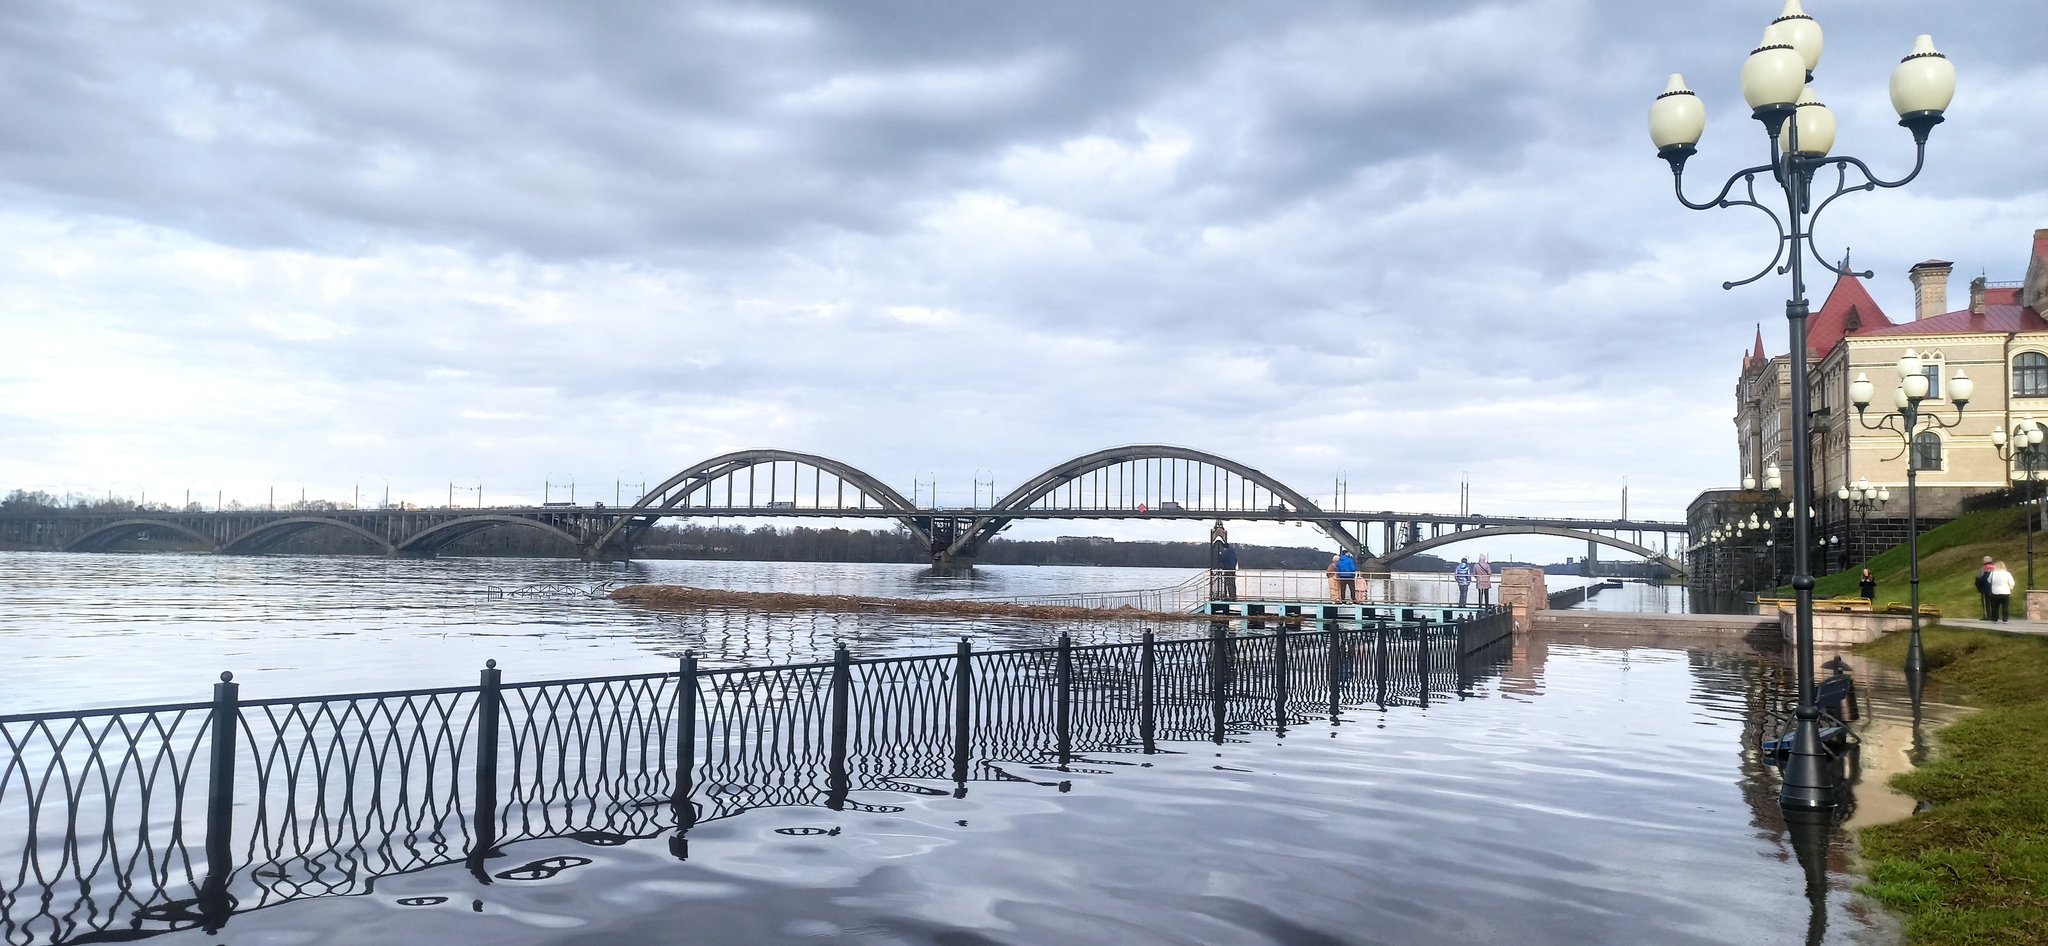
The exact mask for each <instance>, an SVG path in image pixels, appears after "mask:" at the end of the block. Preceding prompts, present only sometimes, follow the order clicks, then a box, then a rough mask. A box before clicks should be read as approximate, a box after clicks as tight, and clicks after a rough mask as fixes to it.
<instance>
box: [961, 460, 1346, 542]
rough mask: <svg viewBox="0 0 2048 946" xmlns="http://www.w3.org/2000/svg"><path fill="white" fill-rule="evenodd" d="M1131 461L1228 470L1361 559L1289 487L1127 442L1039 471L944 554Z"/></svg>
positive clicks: (1236, 468)
mask: <svg viewBox="0 0 2048 946" xmlns="http://www.w3.org/2000/svg"><path fill="white" fill-rule="evenodd" d="M1136 460H1190V461H1193V462H1196V463H1207V464H1210V465H1212V466H1216V467H1220V468H1222V469H1224V470H1228V471H1229V472H1231V473H1235V474H1237V475H1238V476H1241V477H1243V478H1245V479H1247V480H1250V481H1252V482H1253V483H1255V484H1257V485H1259V486H1262V487H1264V488H1265V489H1266V490H1267V491H1269V492H1271V493H1272V494H1273V495H1275V496H1277V497H1279V498H1280V499H1282V500H1284V501H1285V502H1286V503H1287V504H1288V505H1289V506H1292V507H1293V511H1294V512H1298V513H1300V514H1301V515H1300V516H1298V517H1297V518H1299V519H1301V520H1302V521H1303V522H1310V523H1314V524H1315V526H1316V528H1318V529H1321V530H1323V532H1324V534H1326V535H1328V536H1329V537H1330V538H1332V539H1335V540H1336V541H1337V545H1338V546H1340V547H1341V548H1343V549H1344V550H1345V551H1348V552H1350V553H1351V554H1352V556H1353V557H1356V558H1361V559H1362V558H1364V557H1365V547H1364V546H1363V545H1362V544H1360V543H1359V541H1358V537H1357V536H1354V535H1352V534H1351V533H1350V532H1349V531H1348V530H1346V529H1345V528H1344V526H1343V524H1342V523H1341V522H1340V521H1339V520H1338V519H1336V518H1334V517H1332V516H1330V515H1329V514H1328V513H1325V512H1323V510H1322V508H1321V507H1319V506H1317V505H1316V504H1315V503H1314V502H1311V501H1310V500H1309V498H1308V497H1307V496H1303V495H1302V494H1300V493H1298V492H1295V491H1294V488H1293V487H1291V486H1288V485H1287V484H1286V483H1282V482H1280V481H1279V480H1277V479H1274V478H1273V477H1271V476H1268V475H1266V474H1265V473H1263V472H1261V471H1259V470H1257V469H1254V468H1252V467H1250V466H1246V465H1245V464H1242V463H1239V462H1237V461H1236V460H1232V459H1230V458H1229V457H1224V456H1218V455H1216V454H1213V453H1209V452H1206V451H1203V450H1196V449H1193V448H1191V447H1174V446H1169V445H1166V444H1131V445H1128V446H1122V447H1111V448H1109V449H1107V450H1097V451H1095V452H1094V453H1089V454H1084V455H1082V456H1078V457H1075V458H1073V459H1071V460H1068V461H1067V462H1065V463H1062V464H1060V465H1058V466H1055V467H1053V468H1052V469H1050V470H1047V471H1045V472H1043V473H1040V474H1038V475H1037V476H1035V477H1033V478H1032V479H1031V480H1030V481H1029V482H1027V483H1025V484H1024V485H1022V486H1019V487H1017V488H1016V489H1014V490H1011V491H1010V494H1009V495H1008V496H1004V497H1003V498H1002V499H1001V500H999V501H997V502H996V504H995V505H994V506H992V507H990V510H989V515H986V516H983V517H981V518H979V519H976V520H974V523H973V525H970V526H969V527H968V528H967V529H966V530H964V531H963V533H962V534H961V536H960V537H959V538H957V539H955V540H954V541H953V545H952V547H951V548H948V549H947V550H946V553H947V555H949V556H952V555H964V556H972V555H974V554H976V553H977V552H979V551H981V547H982V545H983V544H985V543H987V542H988V540H989V539H991V538H994V537H995V534H996V533H998V532H1001V531H1002V530H1003V527H1004V526H1007V525H1009V524H1010V522H1011V521H1012V519H1011V518H1010V517H1008V516H1004V515H1003V513H1004V512H1007V511H1021V510H1024V509H1028V508H1030V507H1031V504H1032V503H1035V502H1037V501H1039V500H1040V499H1043V498H1045V496H1046V495H1047V494H1049V493H1051V492H1052V491H1053V490H1055V489H1058V488H1059V487H1061V486H1063V485H1065V484H1066V483H1067V482H1068V481H1070V480H1073V479H1076V478H1078V477H1081V476H1085V475H1087V474H1089V473H1093V472H1095V471H1096V470H1100V469H1104V468H1106V467H1112V466H1116V465H1117V464H1120V463H1129V462H1132V461H1136ZM1216 518H1219V519H1228V518H1230V514H1229V513H1228V512H1222V513H1219V514H1218V515H1217V517H1216Z"/></svg>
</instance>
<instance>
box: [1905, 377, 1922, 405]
mask: <svg viewBox="0 0 2048 946" xmlns="http://www.w3.org/2000/svg"><path fill="white" fill-rule="evenodd" d="M1900 387H1902V388H1904V389H1905V392H1906V400H1909V401H1917V400H1920V399H1921V398H1924V397H1926V396H1927V376H1926V375H1924V374H1909V375H1907V376H1906V381H1905V383H1904V384H1902V385H1900Z"/></svg>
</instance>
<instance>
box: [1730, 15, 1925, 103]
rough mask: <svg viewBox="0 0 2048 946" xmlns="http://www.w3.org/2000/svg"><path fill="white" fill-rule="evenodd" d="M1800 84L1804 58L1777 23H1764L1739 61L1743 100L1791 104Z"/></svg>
mask: <svg viewBox="0 0 2048 946" xmlns="http://www.w3.org/2000/svg"><path fill="white" fill-rule="evenodd" d="M1929 48H1932V47H1931V46H1930V47H1929ZM1803 88H1806V60H1805V59H1804V58H1801V57H1800V55H1799V51H1798V50H1796V49H1794V48H1792V44H1791V43H1788V42H1786V41H1785V38H1784V36H1783V34H1782V33H1781V32H1780V31H1779V29H1778V25H1777V24H1775V23H1773V24H1771V25H1770V26H1766V27H1764V38H1763V39H1762V40H1761V41H1760V42H1758V43H1757V46H1756V48H1755V49H1753V50H1751V51H1750V53H1749V59H1747V60H1745V61H1744V62H1743V63H1742V99H1743V101H1745V102H1748V103H1749V107H1750V108H1752V109H1757V108H1763V107H1765V106H1769V105H1779V106H1782V105H1791V104H1793V103H1794V102H1797V101H1799V90H1800V89H1803ZM1916 88H1917V86H1916Z"/></svg>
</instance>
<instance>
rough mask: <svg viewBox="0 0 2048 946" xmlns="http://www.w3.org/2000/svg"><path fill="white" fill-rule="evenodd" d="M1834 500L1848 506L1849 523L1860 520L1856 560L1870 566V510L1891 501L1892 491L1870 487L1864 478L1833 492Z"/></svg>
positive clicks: (1867, 479) (1880, 487)
mask: <svg viewBox="0 0 2048 946" xmlns="http://www.w3.org/2000/svg"><path fill="white" fill-rule="evenodd" d="M1835 498H1836V499H1839V500H1842V501H1843V502H1846V503H1848V504H1849V521H1850V522H1851V523H1854V522H1855V521H1856V520H1858V519H1860V520H1862V523H1863V524H1862V528H1861V529H1860V530H1858V532H1857V534H1856V536H1855V540H1856V560H1857V561H1859V562H1862V563H1863V564H1864V565H1865V566H1866V567H1867V566H1869V564H1870V510H1872V509H1874V508H1876V507H1878V506H1882V505H1884V504H1885V503H1888V502H1891V501H1892V491H1891V490H1889V489H1886V488H1885V487H1882V486H1872V485H1870V478H1869V477H1864V478H1863V479H1860V480H1858V481H1856V482H1855V483H1853V484H1851V485H1849V486H1844V487H1842V488H1840V489H1838V490H1835Z"/></svg>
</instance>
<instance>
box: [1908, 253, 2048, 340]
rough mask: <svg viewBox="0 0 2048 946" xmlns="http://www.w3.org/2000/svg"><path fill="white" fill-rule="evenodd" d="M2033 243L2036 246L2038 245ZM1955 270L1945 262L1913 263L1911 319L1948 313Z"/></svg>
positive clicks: (1953, 266)
mask: <svg viewBox="0 0 2048 946" xmlns="http://www.w3.org/2000/svg"><path fill="white" fill-rule="evenodd" d="M2039 242H2040V241H2038V240H2036V241H2035V244H2036V246H2038V245H2039ZM1954 268H1955V264H1954V263H1950V262H1948V261H1946V260H1938V259H1931V260H1927V261H1925V262H1920V263H1914V264H1913V268H1912V269H1910V270H1907V275H1908V276H1910V277H1912V279H1913V318H1914V320H1915V321H1918V320H1920V319H1931V318H1934V317H1935V316H1937V315H1941V314H1943V313H1945V312H1947V311H1948V274H1949V271H1950V270H1952V269H1954Z"/></svg>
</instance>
